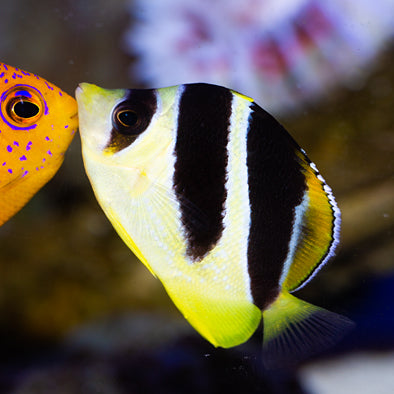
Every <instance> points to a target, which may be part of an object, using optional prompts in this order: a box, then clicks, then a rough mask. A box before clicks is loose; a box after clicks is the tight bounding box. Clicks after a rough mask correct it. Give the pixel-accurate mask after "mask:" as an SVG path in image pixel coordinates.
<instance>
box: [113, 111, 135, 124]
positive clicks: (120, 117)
mask: <svg viewBox="0 0 394 394" xmlns="http://www.w3.org/2000/svg"><path fill="white" fill-rule="evenodd" d="M116 120H117V121H118V122H119V123H120V124H121V125H122V126H123V127H133V126H135V125H136V124H137V123H138V114H137V113H136V112H135V111H133V110H131V109H125V110H122V111H119V112H118V113H117V114H116Z"/></svg>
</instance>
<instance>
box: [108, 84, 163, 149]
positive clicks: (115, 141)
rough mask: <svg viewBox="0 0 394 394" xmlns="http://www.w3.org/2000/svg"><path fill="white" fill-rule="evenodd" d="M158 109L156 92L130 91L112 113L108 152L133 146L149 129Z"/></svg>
mask: <svg viewBox="0 0 394 394" xmlns="http://www.w3.org/2000/svg"><path fill="white" fill-rule="evenodd" d="M156 107H157V100H156V91H155V90H152V89H149V90H148V89H147V90H144V89H130V90H129V91H128V94H127V96H126V98H125V100H124V101H122V102H121V103H119V104H118V105H117V106H116V107H115V108H114V110H113V111H112V133H111V138H110V141H109V143H108V145H107V150H109V151H111V152H119V151H120V150H122V149H124V148H126V147H127V146H129V145H131V144H132V143H133V142H134V141H135V140H136V139H137V137H138V136H139V135H140V134H142V133H143V132H144V131H145V130H146V129H147V128H148V127H149V124H150V122H151V121H152V117H153V115H154V114H155V112H156Z"/></svg>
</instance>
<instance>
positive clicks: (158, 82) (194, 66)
mask: <svg viewBox="0 0 394 394" xmlns="http://www.w3.org/2000/svg"><path fill="white" fill-rule="evenodd" d="M379 2H381V5H379ZM157 3H160V5H158V4H157ZM224 3H225V2H224V1H214V2H209V1H205V0H200V1H197V0H193V1H190V2H184V1H161V2H156V1H154V0H150V1H146V2H143V1H142V0H140V1H132V0H114V1H103V0H96V1H75V0H63V1H59V0H45V1H29V0H15V1H8V2H4V1H3V2H2V5H1V7H0V62H4V63H6V64H9V65H12V66H14V67H20V68H22V69H24V70H28V71H31V72H34V73H36V74H38V75H40V76H42V77H44V78H45V79H47V80H48V81H51V82H53V83H54V84H56V85H57V86H59V87H61V88H62V89H63V90H64V91H66V92H67V93H69V94H70V95H74V91H75V88H76V87H77V86H78V83H80V82H90V83H95V84H97V85H100V86H103V87H106V88H126V87H162V86H167V85H169V84H173V83H185V82H195V81H196V80H199V81H201V82H202V81H207V82H215V81H216V83H218V84H224V85H227V86H228V87H230V88H234V89H237V90H238V91H240V92H242V93H246V94H252V93H249V92H255V96H256V95H258V96H259V97H255V98H256V101H257V102H258V104H259V105H261V106H262V107H263V108H267V109H269V111H270V112H271V113H272V114H273V115H274V116H275V117H276V118H277V119H278V120H279V121H280V122H281V123H282V124H283V125H284V126H285V127H286V128H287V130H288V131H289V132H290V133H291V134H292V136H293V137H294V138H295V140H296V141H297V142H298V143H299V144H300V145H301V146H302V147H303V148H304V149H305V150H306V151H307V152H308V155H309V157H310V158H311V159H312V160H313V161H314V162H315V163H316V164H317V166H318V168H319V170H320V171H321V173H322V174H323V176H324V178H325V180H326V181H327V183H328V184H329V185H330V186H331V188H332V189H333V193H334V195H335V197H336V200H337V202H338V205H339V207H340V209H341V211H342V231H341V243H340V246H339V248H338V249H337V252H336V256H335V257H334V258H333V259H332V260H331V261H330V262H329V263H328V264H327V266H325V267H324V268H323V269H322V270H321V271H320V272H319V274H318V275H317V276H316V277H315V278H314V279H313V280H312V281H311V282H310V283H309V284H308V285H307V286H306V287H305V288H303V289H302V290H300V291H299V292H297V293H296V295H297V297H300V298H301V299H304V300H306V301H308V302H310V303H312V304H314V305H319V306H322V307H325V308H327V309H329V310H332V311H335V312H337V313H340V314H343V315H345V316H348V317H349V318H351V319H352V320H353V321H354V322H355V323H356V324H357V326H356V328H355V329H354V330H353V331H352V332H351V333H350V334H349V335H347V336H346V337H345V338H344V339H343V340H342V341H341V342H340V343H339V344H338V345H336V346H335V347H333V348H330V349H329V350H328V351H326V352H323V353H322V354H318V355H317V356H315V357H314V358H312V359H309V360H307V361H305V362H303V363H300V364H299V365H295V366H294V367H292V368H284V369H280V370H274V371H267V370H265V369H264V368H263V366H262V361H261V340H262V339H261V336H262V335H261V329H260V330H258V331H257V332H256V334H255V335H254V336H253V337H252V338H251V339H250V340H249V341H248V342H247V343H245V344H243V345H241V346H238V347H236V348H232V349H227V350H225V349H215V348H214V347H213V346H211V345H210V344H209V343H208V342H206V341H205V340H204V339H203V338H201V337H200V336H199V335H198V334H197V333H196V332H195V331H194V330H193V328H191V327H190V326H189V325H188V323H187V322H186V320H184V318H183V317H182V315H181V314H180V313H179V312H178V311H177V309H176V308H175V306H174V305H173V304H172V302H171V301H170V299H169V297H168V296H167V295H166V293H165V290H164V289H163V287H162V286H161V284H160V282H159V281H158V280H156V279H155V278H154V277H153V276H152V275H151V274H150V273H149V272H148V270H147V269H146V268H145V267H144V266H143V264H141V263H140V262H139V261H138V260H137V258H136V257H134V256H133V255H132V253H131V252H130V251H129V249H128V248H127V247H126V246H125V244H124V243H123V242H122V241H121V239H120V238H119V236H118V235H117V234H116V233H115V231H114V230H113V228H112V226H111V224H110V223H109V221H108V220H107V218H106V217H105V215H104V213H103V212H102V210H101V208H100V207H99V205H98V203H97V202H96V199H95V197H94V195H93V192H92V189H91V186H90V184H89V181H88V179H87V176H86V175H85V171H84V167H83V162H82V156H81V144H80V139H79V136H78V135H77V136H76V137H75V138H74V140H73V142H72V144H71V146H70V148H69V149H68V151H67V153H66V157H65V161H64V163H63V165H62V167H61V168H60V170H59V171H58V173H57V174H56V175H55V176H54V178H53V179H52V180H51V181H50V182H49V183H48V184H47V185H46V186H45V187H44V188H43V189H41V190H40V191H39V192H38V193H37V194H36V195H35V196H34V198H33V199H32V200H31V201H30V202H29V203H28V204H27V205H26V206H25V207H24V208H23V209H22V210H21V211H20V212H19V213H18V214H17V215H15V216H14V217H13V218H12V219H11V220H9V221H8V222H7V223H6V224H4V225H3V226H2V227H0V334H1V335H0V392H1V393H18V394H19V393H23V394H28V393H29V394H30V393H54V392H56V393H84V394H88V393H116V394H118V393H157V392H160V393H190V394H191V393H202V392H204V393H207V394H208V393H225V392H231V393H232V392H234V393H244V392H248V393H260V392H261V393H275V394H276V393H309V394H320V393H322V394H324V393H348V392H358V393H371V392H379V393H386V392H387V393H389V392H391V390H390V387H391V389H392V388H393V387H394V379H393V374H392V371H393V370H394V241H393V239H394V237H393V231H394V182H393V181H394V129H393V128H394V111H393V107H394V69H393V67H392V64H393V55H394V52H393V45H392V35H393V31H390V23H387V10H393V8H394V7H393V5H392V4H391V3H392V1H387V0H386V1H385V0H379V1H377V0H376V1H375V2H374V4H375V6H376V7H375V8H376V9H375V10H374V11H373V12H374V13H373V12H372V11H371V12H370V10H369V6H368V2H367V1H360V2H349V1H345V2H339V1H338V2H337V1H334V2H332V3H330V4H331V6H330V7H331V8H327V7H326V8H325V6H324V2H323V1H317V0H315V1H312V0H310V1H306V0H305V1H293V2H290V3H291V4H290V3H289V4H288V5H287V3H288V2H287V1H283V5H282V6H274V3H275V1H265V2H264V1H263V0H261V1H245V2H237V1H230V2H228V7H227V6H226V7H225V6H224ZM241 3H242V4H241ZM260 3H261V4H263V5H261V4H260ZM279 3H281V2H279ZM364 3H366V4H364ZM341 4H342V5H343V6H344V7H345V5H346V7H345V8H346V12H345V11H344V10H341V9H340V7H341ZM349 4H350V5H349ZM297 7H298V8H297ZM335 7H339V8H335ZM352 7H354V8H352ZM357 7H358V8H357ZM379 7H380V8H379ZM379 9H380V10H381V12H379ZM258 15H261V18H260V19H259V17H258ZM341 15H345V16H346V18H345V17H341ZM389 15H393V14H392V13H391V14H389ZM172 18H173V19H172ZM215 18H216V19H215ZM369 18H372V19H373V20H374V22H373V23H372V22H371V23H369V22H370V19H369ZM379 18H381V19H379ZM216 20H217V21H218V22H217V23H216V22H215V21H216ZM377 20H378V21H380V23H377V22H376V21H377ZM219 21H221V22H220V23H219ZM368 25H369V26H372V27H371V29H370V30H368V28H366V27H365V26H368ZM284 27H286V28H284ZM176 78H179V79H180V80H179V81H177V82H176ZM0 192H1V190H0Z"/></svg>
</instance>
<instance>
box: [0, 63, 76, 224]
mask: <svg viewBox="0 0 394 394" xmlns="http://www.w3.org/2000/svg"><path fill="white" fill-rule="evenodd" d="M0 105H1V107H0V225H2V224H3V223H4V222H5V221H7V220H8V219H9V218H10V217H11V216H13V215H14V214H15V213H16V212H18V211H19V210H20V209H21V208H22V207H23V206H24V205H25V204H26V203H27V202H28V201H29V200H30V199H31V197H33V195H34V194H35V193H36V192H37V191H38V190H39V189H40V188H41V187H42V186H44V185H45V184H46V183H47V182H48V181H49V180H50V179H51V178H52V177H53V175H54V174H55V173H56V171H57V170H58V169H59V167H60V165H61V164H62V162H63V159H64V153H65V151H66V150H67V148H68V146H69V145H70V143H71V141H72V139H73V137H74V135H75V133H76V131H77V128H78V116H77V103H76V101H75V100H74V99H73V98H72V97H71V96H69V95H68V94H66V93H65V92H63V91H62V90H60V89H59V88H58V87H56V86H55V85H53V84H51V83H49V82H48V81H46V80H45V79H42V78H40V77H39V76H37V75H35V74H33V73H30V72H27V71H23V70H21V69H19V68H14V67H11V66H8V65H6V64H4V63H0Z"/></svg>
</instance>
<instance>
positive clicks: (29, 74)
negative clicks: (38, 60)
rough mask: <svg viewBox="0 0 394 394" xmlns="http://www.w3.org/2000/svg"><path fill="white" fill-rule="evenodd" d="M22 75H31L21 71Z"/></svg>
mask: <svg viewBox="0 0 394 394" xmlns="http://www.w3.org/2000/svg"><path fill="white" fill-rule="evenodd" d="M21 73H22V74H23V75H30V73H28V72H26V71H23V70H21Z"/></svg>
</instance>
